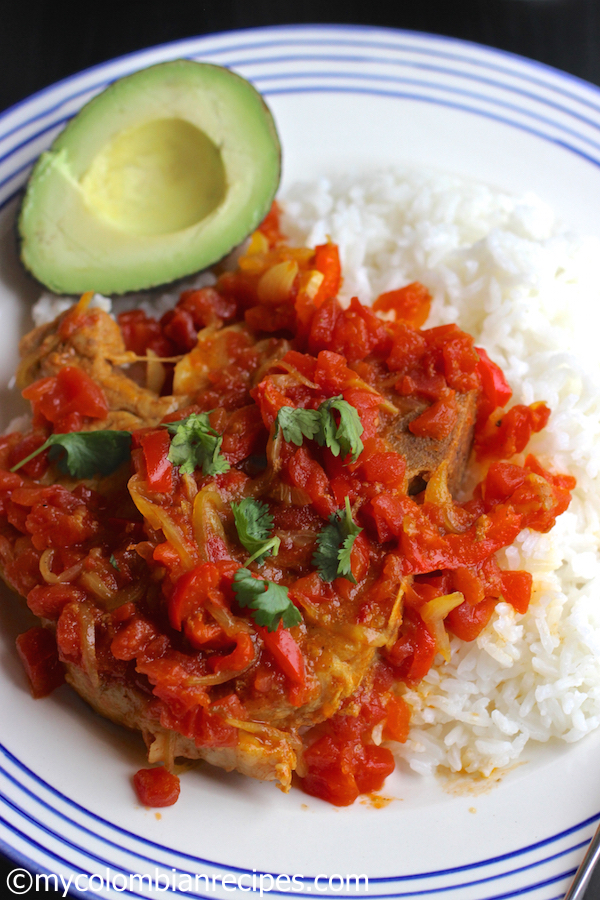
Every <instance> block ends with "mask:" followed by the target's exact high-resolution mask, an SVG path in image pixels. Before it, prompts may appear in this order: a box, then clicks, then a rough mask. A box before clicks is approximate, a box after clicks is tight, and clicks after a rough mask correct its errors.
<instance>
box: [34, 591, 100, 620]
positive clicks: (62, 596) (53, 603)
mask: <svg viewBox="0 0 600 900" xmlns="http://www.w3.org/2000/svg"><path fill="white" fill-rule="evenodd" d="M85 598H86V593H85V591H83V590H81V588H78V587H76V586H75V585H72V584H60V583H59V584H38V585H36V586H35V587H34V588H33V589H32V590H31V591H29V593H28V594H27V606H28V607H29V609H30V610H31V612H32V613H33V614H34V615H35V616H40V617H41V618H44V619H57V618H58V617H59V615H60V613H61V610H62V608H63V607H64V606H65V605H66V604H67V603H70V602H71V601H72V600H85Z"/></svg>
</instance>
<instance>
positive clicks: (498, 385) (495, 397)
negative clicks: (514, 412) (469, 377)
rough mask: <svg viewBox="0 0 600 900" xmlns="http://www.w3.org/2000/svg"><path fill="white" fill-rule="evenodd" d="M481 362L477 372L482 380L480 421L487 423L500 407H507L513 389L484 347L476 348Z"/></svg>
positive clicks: (478, 364)
mask: <svg viewBox="0 0 600 900" xmlns="http://www.w3.org/2000/svg"><path fill="white" fill-rule="evenodd" d="M475 350H476V351H477V355H478V356H479V362H478V363H477V371H478V373H479V377H480V378H481V389H482V394H481V397H480V400H479V419H480V421H485V420H486V419H487V418H488V416H489V415H490V413H493V411H494V410H495V409H498V407H499V406H500V407H503V406H506V404H507V403H508V401H509V400H510V398H511V397H512V388H511V386H510V385H509V383H508V381H507V380H506V378H505V377H504V372H503V371H502V369H501V368H500V366H498V365H496V363H495V362H492V360H491V359H490V358H489V356H488V355H487V353H486V352H485V350H484V349H483V347H475Z"/></svg>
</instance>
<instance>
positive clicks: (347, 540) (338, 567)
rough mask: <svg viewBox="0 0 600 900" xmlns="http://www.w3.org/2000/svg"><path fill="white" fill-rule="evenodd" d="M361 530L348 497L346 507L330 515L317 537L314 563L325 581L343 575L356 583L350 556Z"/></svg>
mask: <svg viewBox="0 0 600 900" xmlns="http://www.w3.org/2000/svg"><path fill="white" fill-rule="evenodd" d="M361 531H362V528H359V527H358V525H356V524H355V523H354V521H353V519H352V510H351V509H350V499H349V498H348V497H346V504H345V508H344V509H338V510H337V512H334V513H333V515H331V516H329V525H325V527H324V528H323V529H322V530H321V532H320V534H319V536H318V537H317V544H318V548H317V550H316V551H315V553H314V554H313V564H314V565H315V566H316V567H317V569H318V570H319V575H320V576H321V578H322V579H323V581H333V580H334V579H335V578H340V577H342V578H347V579H348V581H351V582H352V584H356V578H355V577H354V575H353V574H352V567H351V564H350V557H351V554H352V547H353V546H354V541H355V540H356V538H357V537H358V535H359V534H360V533H361Z"/></svg>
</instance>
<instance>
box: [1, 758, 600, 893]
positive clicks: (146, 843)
mask: <svg viewBox="0 0 600 900" xmlns="http://www.w3.org/2000/svg"><path fill="white" fill-rule="evenodd" d="M0 752H1V753H2V754H3V755H4V756H5V757H6V758H7V759H8V760H10V761H11V762H12V764H13V765H14V766H15V767H16V768H18V769H19V770H20V771H21V772H23V773H24V774H25V775H26V776H28V777H29V778H30V779H31V780H32V781H33V782H34V783H35V784H37V785H39V786H40V787H42V788H43V789H45V790H46V791H48V793H49V794H50V796H53V797H55V798H56V799H57V800H60V801H62V802H63V803H65V804H66V805H67V806H70V807H71V808H73V809H74V810H76V811H77V812H79V813H82V814H83V815H84V816H86V817H87V818H88V819H89V820H91V821H92V822H97V823H99V824H102V825H104V826H105V827H107V828H108V829H110V830H112V831H113V832H115V833H116V834H118V835H122V836H124V837H127V838H130V839H133V841H134V842H137V843H139V844H141V845H142V846H143V847H147V848H151V849H154V850H163V851H166V852H167V853H169V852H170V853H176V854H177V857H178V858H180V859H183V860H186V861H189V862H195V863H202V864H207V865H210V866H213V867H214V868H216V869H222V870H224V871H227V872H239V873H245V872H247V871H248V870H247V869H245V868H243V867H239V866H235V865H228V864H226V863H219V862H215V861H213V860H209V859H205V858H203V857H200V856H194V855H192V854H189V853H184V852H182V851H179V850H175V848H172V847H165V846H164V845H162V844H158V843H156V842H155V841H150V840H147V839H145V838H142V837H140V836H139V835H136V834H133V833H132V832H131V831H128V830H127V829H125V828H121V827H120V826H118V825H115V824H114V823H112V822H109V821H107V820H106V819H104V818H103V817H102V816H98V815H97V814H95V813H93V812H90V811H89V810H87V809H85V807H83V806H81V805H80V804H79V803H77V802H76V801H74V800H72V799H71V798H70V797H67V796H66V795H65V794H63V793H62V792H61V791H58V790H57V789H56V788H54V787H52V785H50V784H49V783H48V782H47V781H45V780H44V779H42V778H40V776H38V775H37V774H36V773H35V772H33V771H32V770H31V769H29V768H28V767H27V766H25V765H24V764H23V763H21V762H20V760H18V759H17V757H15V756H14V754H12V753H10V751H9V750H7V749H6V748H5V747H4V746H2V745H1V744H0ZM0 771H2V773H3V774H4V776H5V777H6V779H7V780H8V781H10V782H11V783H12V784H13V785H14V786H15V787H16V788H17V789H19V790H20V791H22V792H23V793H24V794H25V795H26V796H28V797H29V798H30V799H32V800H34V801H35V802H37V803H38V804H39V805H40V806H42V807H45V808H46V809H48V810H49V811H50V812H51V813H52V814H54V815H56V816H57V817H58V818H60V819H63V820H64V821H66V822H69V823H71V824H72V825H74V826H75V827H76V828H78V829H80V830H81V831H82V832H85V833H86V834H89V835H91V836H92V837H94V838H95V839H96V840H99V841H101V842H103V843H105V844H108V845H109V846H112V847H116V848H117V849H119V850H125V852H127V853H130V854H132V855H137V856H138V857H139V858H140V859H144V860H145V861H154V857H147V856H144V855H143V854H142V853H140V852H139V851H137V850H135V849H128V848H127V849H126V848H124V847H123V844H122V843H120V844H117V843H115V842H114V841H111V840H110V839H108V838H105V837H103V836H101V835H99V834H98V832H97V831H94V830H93V829H92V828H88V827H87V826H85V825H82V824H81V823H80V822H75V821H74V820H73V819H69V817H68V816H66V815H65V814H64V813H62V812H60V811H59V810H58V809H57V807H56V806H52V805H51V804H50V803H48V802H46V801H45V800H42V799H41V797H40V796H39V794H37V793H34V792H33V791H32V790H30V789H29V788H27V787H25V785H24V784H23V783H22V782H21V781H19V780H17V779H16V778H15V777H14V776H13V775H11V774H10V773H9V772H8V771H7V770H6V769H5V768H4V767H3V766H2V767H0ZM0 798H2V799H4V802H5V803H6V804H7V805H8V806H11V807H12V808H13V809H14V810H15V811H16V812H19V807H18V806H16V804H15V803H13V802H12V801H11V800H9V799H8V798H6V797H5V796H4V795H3V794H0ZM23 814H24V816H25V817H26V818H31V817H30V816H29V814H28V813H23ZM598 819H600V813H598V814H597V815H595V816H592V817H590V818H588V819H585V820H584V821H583V822H580V823H578V824H577V825H573V826H571V827H570V828H568V829H565V830H564V831H561V832H558V833H557V834H555V835H552V836H551V837H549V838H544V839H543V840H541V841H536V842H535V843H533V844H530V845H528V846H525V847H520V848H519V849H517V850H513V851H510V852H508V853H504V854H501V855H499V856H496V857H490V858H489V859H486V860H480V861H478V862H474V863H468V864H465V865H461V866H455V867H452V868H448V869H439V870H432V871H430V872H418V873H414V874H412V875H398V876H386V877H380V878H370V879H369V881H370V882H372V883H373V884H390V883H392V882H411V881H417V880H421V879H424V878H437V877H444V876H448V875H455V874H458V873H462V872H467V871H471V870H473V869H480V868H483V867H484V866H491V865H495V864H498V863H503V862H506V861H507V860H513V859H516V858H517V857H519V856H523V855H524V854H526V853H532V852H534V851H536V850H539V849H540V848H542V847H549V846H550V845H551V844H553V843H555V842H556V841H559V840H562V839H564V838H567V837H570V836H571V835H573V834H576V833H577V832H578V831H581V830H582V829H583V828H588V827H589V826H590V825H592V824H594V823H595V822H596V821H597V820H598ZM32 821H37V820H33V819H32ZM41 827H42V829H43V830H45V831H47V832H48V833H49V834H52V835H53V836H54V837H56V838H57V839H58V840H63V838H62V836H61V835H59V834H57V833H56V832H53V831H52V830H51V829H49V827H48V826H46V825H44V824H43V823H41ZM587 843H589V841H588V840H587V839H586V840H584V841H581V842H580V843H578V844H576V845H573V846H571V847H569V848H568V849H567V850H564V851H558V852H557V853H554V854H551V855H550V856H548V857H545V858H544V859H542V860H537V861H536V862H534V863H527V864H525V865H523V866H520V867H517V868H515V869H514V870H511V872H518V871H522V870H526V869H531V868H536V867H537V866H539V865H543V864H544V863H546V862H547V861H548V860H550V859H555V858H558V857H560V856H563V855H565V853H569V852H572V851H573V850H576V849H579V848H581V847H584V846H586V845H587ZM72 846H74V845H72ZM82 852H85V853H87V851H85V850H82ZM90 855H91V854H90ZM94 858H95V859H97V860H99V858H98V857H94ZM99 861H102V862H106V861H105V860H99ZM269 874H271V875H273V876H274V877H277V875H278V874H280V873H278V872H270V873H269ZM508 874H511V873H508ZM501 877H504V873H502V874H501V875H498V876H490V878H491V879H492V880H493V879H494V878H501ZM305 878H306V879H313V878H314V876H309V875H307V876H305ZM482 880H483V881H487V880H489V878H484V879H482ZM473 883H478V882H473ZM287 893H289V892H287ZM373 896H381V897H389V896H395V894H394V895H392V894H381V895H373Z"/></svg>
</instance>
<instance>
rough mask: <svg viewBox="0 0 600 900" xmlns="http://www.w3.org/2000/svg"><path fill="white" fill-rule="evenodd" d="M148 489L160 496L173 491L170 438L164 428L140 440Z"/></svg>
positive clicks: (145, 435) (143, 436) (149, 433)
mask: <svg viewBox="0 0 600 900" xmlns="http://www.w3.org/2000/svg"><path fill="white" fill-rule="evenodd" d="M140 443H141V445H142V450H143V451H144V461H145V463H146V473H147V478H148V487H149V488H150V490H152V491H156V492H157V493H160V494H168V493H169V492H170V491H172V490H173V463H172V462H170V461H169V458H168V456H169V450H170V447H171V436H170V434H169V432H168V431H167V429H166V428H160V429H159V430H158V431H150V432H148V433H147V434H144V435H142V437H141V438H140Z"/></svg>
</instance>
